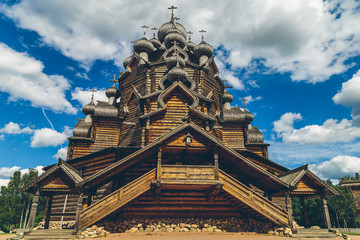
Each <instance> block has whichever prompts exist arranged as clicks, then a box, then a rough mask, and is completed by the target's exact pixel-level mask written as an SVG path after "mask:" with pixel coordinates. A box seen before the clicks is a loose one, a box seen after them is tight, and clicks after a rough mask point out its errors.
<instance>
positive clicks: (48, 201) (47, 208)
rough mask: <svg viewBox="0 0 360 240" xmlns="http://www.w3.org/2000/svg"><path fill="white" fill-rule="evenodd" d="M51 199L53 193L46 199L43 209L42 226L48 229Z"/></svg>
mask: <svg viewBox="0 0 360 240" xmlns="http://www.w3.org/2000/svg"><path fill="white" fill-rule="evenodd" d="M52 201H53V195H50V196H49V197H48V199H47V204H46V210H45V211H46V215H45V226H44V228H45V229H49V224H50V217H51V207H52Z"/></svg>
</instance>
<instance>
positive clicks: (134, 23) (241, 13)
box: [2, 0, 360, 89]
mask: <svg viewBox="0 0 360 240" xmlns="http://www.w3.org/2000/svg"><path fill="white" fill-rule="evenodd" d="M171 4H175V5H177V6H178V9H177V10H176V15H177V16H178V17H180V18H181V21H180V22H181V23H182V24H183V25H184V26H185V27H187V30H191V31H193V32H197V31H198V30H200V29H202V28H205V29H206V30H207V32H206V38H205V40H206V41H207V42H209V43H210V44H212V45H213V46H214V47H218V46H223V48H224V49H226V50H227V51H229V54H228V55H227V56H226V57H225V58H224V59H225V61H226V63H228V64H230V65H231V68H232V70H234V71H235V72H236V71H237V70H238V69H241V68H245V67H249V66H250V65H252V64H255V65H263V66H265V67H267V68H268V69H269V70H272V71H277V72H290V73H291V77H292V79H293V80H295V81H300V80H305V81H308V82H320V81H324V80H327V79H328V78H329V77H330V76H332V75H333V74H338V73H342V72H344V71H346V70H347V69H348V68H349V66H351V62H349V63H348V64H345V61H346V60H348V59H349V58H351V57H353V56H356V55H358V54H359V53H360V50H359V49H360V36H359V34H358V33H357V29H359V27H360V22H359V21H358V19H359V18H360V12H359V11H358V10H357V8H358V2H357V1H356V0H345V1H337V0H335V1H330V2H329V1H327V2H324V1H322V0H293V1H291V3H289V1H287V0H274V1H263V0H244V1H221V0H214V1H211V2H209V1H205V0H202V1H196V2H194V1H190V0H184V1H181V2H175V1H170V2H169V1H166V0H161V1H157V2H156V4H154V2H153V1H142V2H141V3H136V5H137V7H136V8H134V7H133V6H134V2H133V1H130V0H123V1H112V0H104V1H101V2H99V1H61V2H58V1H43V0H33V1H29V0H24V1H21V2H20V3H18V4H15V5H13V6H6V5H3V6H2V9H3V10H2V11H3V12H4V13H5V14H6V15H7V16H8V17H10V18H11V19H13V20H14V21H15V22H16V23H17V25H18V26H19V27H21V28H24V29H29V30H34V31H36V32H37V33H38V34H39V35H40V36H41V39H42V41H43V42H44V43H46V44H48V45H50V46H54V47H55V48H56V49H58V50H59V51H61V52H62V53H63V54H64V55H66V56H68V57H70V58H72V59H75V60H77V61H80V62H81V63H83V64H85V65H89V63H91V62H92V61H94V60H95V59H102V60H113V61H114V62H115V64H117V65H121V64H122V61H123V59H124V58H126V57H127V56H129V55H130V54H131V51H130V42H131V41H133V40H135V39H137V38H139V37H140V35H141V29H140V26H142V25H143V24H144V23H147V24H148V25H150V26H156V27H159V26H160V25H161V24H163V23H164V22H165V21H168V19H169V15H170V14H169V10H168V9H167V8H168V6H169V5H171ZM149 9H151V11H149ZM60 13H61V14H60ZM148 36H150V34H148ZM193 39H194V41H195V42H197V41H199V40H200V35H199V34H197V35H196V36H194V37H193ZM254 59H256V60H257V61H253V60H254ZM224 74H226V73H224ZM231 76H232V75H231V74H230V75H227V76H226V78H228V79H229V80H230V81H234V82H232V84H233V85H234V87H235V88H237V87H240V86H241V83H242V82H241V81H240V80H239V79H233V80H231V79H230V78H231ZM235 82H237V84H238V85H236V84H235ZM239 89H240V88H239Z"/></svg>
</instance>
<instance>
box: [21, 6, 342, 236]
mask: <svg viewBox="0 0 360 240" xmlns="http://www.w3.org/2000/svg"><path fill="white" fill-rule="evenodd" d="M170 9H172V10H173V9H174V7H172V8H170ZM177 20H178V18H176V17H175V16H174V14H172V15H171V20H170V21H169V22H167V23H165V24H163V25H162V26H161V27H160V28H159V29H158V32H157V38H156V36H155V33H154V37H153V38H151V39H147V38H146V34H145V31H144V36H143V37H142V38H141V39H139V40H137V41H135V42H134V45H133V54H132V55H131V56H130V57H128V58H126V59H125V61H124V68H125V69H126V71H125V72H121V74H120V76H119V77H118V78H114V80H113V85H112V86H111V87H110V88H109V89H107V90H106V96H107V97H108V101H107V102H105V101H98V102H97V104H95V103H94V101H93V99H92V100H91V102H90V103H89V104H87V105H85V106H84V107H83V112H84V114H85V115H86V116H85V119H79V120H78V123H77V124H76V125H75V127H74V129H73V136H72V137H70V138H69V147H68V153H67V160H66V161H63V160H61V159H59V162H58V163H57V164H54V165H50V166H47V167H45V170H46V171H45V173H44V174H42V175H41V176H40V177H39V178H38V179H36V180H35V181H34V182H32V183H30V184H29V185H27V186H26V187H25V188H24V191H26V192H28V193H32V194H35V197H34V202H33V205H32V209H31V214H30V215H31V216H30V224H29V228H30V229H32V228H33V227H34V217H35V213H36V208H37V201H38V196H40V195H42V196H46V197H47V205H46V211H45V216H44V219H45V228H48V227H49V222H50V221H51V222H54V221H75V229H76V230H79V229H84V228H86V227H88V226H91V225H93V224H95V223H96V222H98V221H101V220H102V219H104V218H106V217H109V216H111V215H112V214H117V215H120V216H122V217H129V218H132V217H141V216H145V217H149V218H151V217H154V218H155V217H156V218H159V217H164V218H166V217H201V218H211V217H219V218H231V217H242V218H245V219H246V218H252V219H257V220H259V221H267V222H271V223H273V224H274V225H276V226H288V227H293V216H292V207H291V197H292V196H297V197H300V199H301V202H302V204H303V215H304V219H305V222H306V224H308V221H307V212H306V209H305V204H304V202H305V201H306V199H308V198H315V197H320V198H322V201H323V213H324V214H323V215H324V221H325V223H326V226H327V227H328V228H330V227H331V224H330V218H329V212H328V209H327V204H326V196H329V195H335V194H337V192H336V191H334V190H333V189H332V188H331V187H329V186H328V185H327V184H326V183H324V182H323V181H322V180H321V179H320V178H318V177H317V176H316V175H315V174H313V173H312V172H311V171H310V170H309V169H308V168H307V165H305V166H302V167H300V168H297V169H294V170H289V169H287V168H286V167H284V166H281V165H279V164H277V163H275V162H273V161H271V160H270V159H269V157H268V147H269V144H266V143H264V137H263V134H262V133H261V132H260V130H259V129H258V128H257V127H255V126H252V125H251V122H252V121H253V119H254V115H253V114H251V113H250V112H249V111H248V110H247V109H246V107H245V106H244V108H243V109H241V108H240V107H232V106H231V102H232V100H233V96H232V95H231V94H230V93H229V92H227V90H226V89H227V86H226V85H225V84H224V83H225V81H224V80H223V79H221V76H220V74H219V72H218V68H217V66H216V63H215V61H214V51H213V48H212V47H211V46H210V45H209V44H208V43H206V42H205V40H204V36H202V41H201V42H200V43H199V44H195V43H193V42H191V38H190V35H189V34H191V32H187V31H186V29H185V27H184V26H182V25H181V24H180V23H178V22H177ZM146 28H147V27H146V26H144V30H145V29H146ZM153 30H157V29H155V28H154V29H153ZM200 32H202V34H203V33H204V31H200ZM187 36H189V37H187Z"/></svg>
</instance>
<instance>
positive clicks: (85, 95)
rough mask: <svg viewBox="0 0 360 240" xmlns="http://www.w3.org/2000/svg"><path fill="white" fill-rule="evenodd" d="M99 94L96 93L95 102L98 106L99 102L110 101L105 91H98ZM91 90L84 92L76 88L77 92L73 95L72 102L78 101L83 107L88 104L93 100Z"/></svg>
mask: <svg viewBox="0 0 360 240" xmlns="http://www.w3.org/2000/svg"><path fill="white" fill-rule="evenodd" d="M95 90H96V91H97V92H95V93H94V102H95V104H96V102H97V100H99V101H106V102H107V101H108V98H107V97H106V95H105V90H104V89H96V88H95ZM91 94H92V93H91V92H90V89H89V90H88V89H87V90H84V89H83V88H81V87H76V88H75V90H74V91H73V92H72V93H71V100H77V101H78V102H79V103H80V104H81V105H82V106H84V105H86V104H88V103H89V102H90V100H91Z"/></svg>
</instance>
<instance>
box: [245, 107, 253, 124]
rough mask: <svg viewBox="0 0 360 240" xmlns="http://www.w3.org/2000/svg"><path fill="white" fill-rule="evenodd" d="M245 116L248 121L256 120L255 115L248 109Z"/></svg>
mask: <svg viewBox="0 0 360 240" xmlns="http://www.w3.org/2000/svg"><path fill="white" fill-rule="evenodd" d="M244 114H245V120H246V121H249V122H252V120H254V115H253V114H252V113H250V112H249V111H248V110H247V109H246V108H245V109H244Z"/></svg>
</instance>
